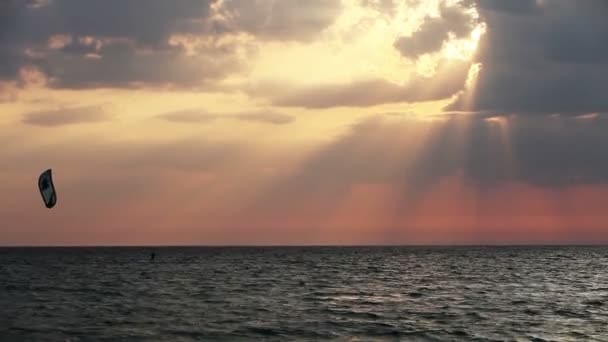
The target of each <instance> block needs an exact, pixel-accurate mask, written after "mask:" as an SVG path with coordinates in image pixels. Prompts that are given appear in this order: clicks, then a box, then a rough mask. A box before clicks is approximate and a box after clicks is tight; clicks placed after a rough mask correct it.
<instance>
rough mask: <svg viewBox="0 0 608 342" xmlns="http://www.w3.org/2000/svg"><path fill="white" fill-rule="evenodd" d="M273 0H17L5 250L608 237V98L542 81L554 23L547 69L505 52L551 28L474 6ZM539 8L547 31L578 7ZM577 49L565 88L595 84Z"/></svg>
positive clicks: (3, 204)
mask: <svg viewBox="0 0 608 342" xmlns="http://www.w3.org/2000/svg"><path fill="white" fill-rule="evenodd" d="M288 2H289V1H288V0H285V4H287V3H288ZM256 4H257V5H256V6H257V7H255V6H254V5H252V4H251V3H248V2H243V1H238V0H222V1H201V4H199V5H197V6H199V7H196V8H195V7H194V5H191V4H190V5H188V4H186V2H181V1H177V2H176V3H175V4H174V5H173V6H169V7H166V4H165V5H163V3H162V2H159V1H156V0H155V1H152V2H151V3H150V4H149V6H150V12H149V13H150V15H149V18H143V19H142V18H139V17H133V16H129V10H127V9H124V8H120V6H118V5H114V4H107V5H104V6H106V7H103V6H102V8H99V9H97V10H96V11H92V10H91V9H88V8H86V7H83V6H80V5H73V6H72V7H65V6H67V5H65V4H63V3H62V2H61V1H57V2H44V1H40V2H36V5H35V6H34V5H32V6H30V7H27V6H26V5H24V4H15V5H4V6H5V7H1V6H0V10H3V11H5V13H8V14H9V15H12V16H13V18H15V19H16V20H14V21H12V22H9V24H6V26H5V27H2V26H0V37H1V38H0V45H2V43H3V42H4V46H6V48H4V49H3V48H0V61H2V59H4V61H5V65H7V67H6V68H5V69H1V68H0V112H2V115H0V158H1V160H2V167H1V168H0V184H2V188H1V189H2V193H3V194H4V196H2V197H0V220H1V221H0V226H1V227H2V228H1V230H0V245H47V244H51V245H96V244H103V245H108V244H110V245H114V244H201V245H215V244H220V245H226V244H228V245H230V244H520V243H534V244H536V243H538V244H542V243H560V244H561V243H605V242H608V229H607V228H606V227H607V224H608V214H606V213H605V212H606V211H605V210H604V205H603V204H604V203H606V202H607V201H606V200H608V186H607V184H608V183H607V182H606V181H607V180H608V178H607V177H606V176H605V175H604V171H607V172H608V160H606V157H604V156H603V154H602V153H600V152H599V151H600V150H601V149H602V148H606V147H608V145H602V144H608V140H607V139H606V138H604V135H605V134H604V133H603V132H605V130H603V128H605V127H604V125H605V124H606V123H607V122H606V120H605V118H604V112H608V109H605V108H608V106H607V105H605V104H604V103H603V102H597V103H595V102H593V101H594V99H593V98H592V97H593V96H594V94H595V93H593V94H590V93H589V94H588V96H587V102H586V104H585V108H582V107H581V106H579V107H576V106H575V105H574V104H571V103H568V102H566V101H567V100H564V99H563V97H565V96H563V97H562V96H553V95H551V96H549V95H546V94H557V95H560V93H559V92H560V91H561V89H562V88H560V87H561V86H562V84H561V83H560V81H559V79H557V78H556V79H554V80H553V81H551V82H552V83H551V82H550V83H546V82H541V81H539V80H542V79H544V78H546V79H548V80H549V78H550V77H553V76H551V75H553V74H555V72H556V71H555V70H562V69H558V68H557V64H558V63H562V62H561V60H560V61H558V60H557V57H555V58H556V59H555V61H553V60H549V59H550V58H553V57H551V56H550V54H549V52H551V53H554V54H556V53H558V52H555V51H557V50H556V49H557V48H556V47H554V46H553V45H551V44H553V43H551V39H552V37H544V36H543V37H538V39H545V40H547V42H548V43H547V47H546V49H547V50H546V51H545V52H543V53H539V55H538V56H537V55H534V52H530V53H529V54H527V55H525V56H528V55H530V56H533V57H530V63H532V64H533V63H539V61H540V62H542V60H541V59H534V58H541V57H539V56H543V57H542V58H547V62H546V64H541V65H545V66H546V67H544V68H545V69H547V70H546V72H547V74H542V75H541V74H538V75H537V74H533V75H532V73H536V72H540V71H534V72H528V71H522V70H520V69H517V68H518V67H521V65H526V64H525V63H523V62H522V63H520V64H517V65H516V63H515V62H513V64H512V65H511V64H508V62H505V61H504V60H502V59H501V58H505V56H506V54H507V53H510V54H512V55H514V56H519V55H516V54H517V53H518V52H517V51H519V50H517V49H518V48H519V47H517V46H513V48H512V49H510V50H505V51H507V52H504V53H503V52H501V51H502V50H500V48H499V47H496V45H493V44H498V43H501V44H502V45H504V44H505V43H504V42H505V40H504V39H505V38H504V37H505V36H506V33H505V31H506V30H513V32H512V33H513V34H515V35H516V34H521V35H523V36H530V32H533V28H534V26H532V25H542V22H540V24H539V22H534V21H533V20H532V19H529V20H528V19H525V18H527V17H522V19H521V21H520V24H521V26H519V27H513V25H510V23H511V22H510V21H511V20H515V19H514V18H516V16H517V15H519V14H514V13H520V12H509V13H507V11H515V9H513V8H506V7H508V6H506V7H505V8H502V7H500V6H502V5H500V6H499V5H493V4H494V2H488V3H487V4H486V5H484V6H486V7H483V6H480V5H479V4H477V2H476V1H468V0H467V1H464V0H463V1H455V0H454V1H443V0H428V1H413V2H412V1H409V2H408V1H362V0H327V1H316V0H311V1H310V2H308V3H307V4H306V6H304V7H303V8H301V9H300V10H299V11H295V10H294V9H293V8H294V7H293V6H283V5H285V4H283V5H279V4H275V5H274V6H270V4H271V1H267V2H264V1H261V2H259V3H256ZM468 4H470V6H468V7H467V5H468ZM11 6H12V7H11ZM62 6H64V7H62ZM188 6H191V7H188ZM200 6H202V7H200ZM252 6H253V7H252ZM493 6H494V7H493ZM534 6H539V7H538V9H539V11H541V12H539V13H542V16H540V17H538V18H536V20H545V21H546V22H547V25H549V24H551V25H557V24H559V22H557V21H556V20H558V19H556V18H559V16H558V14H559V13H558V11H561V10H564V11H565V10H566V9H567V8H563V9H562V8H558V7H555V8H554V7H551V6H552V5H547V4H544V3H540V2H537V3H536V4H535V5H534ZM581 8H582V9H581V11H584V10H585V8H583V7H581ZM59 9H61V11H59ZM11 11H12V12H11ZM70 11H73V13H75V14H78V15H80V16H81V17H82V18H84V19H83V20H80V19H74V18H76V17H73V16H69V15H68V14H69V13H72V12H70ZM60 13H66V14H65V15H64V16H62V14H60ZM113 13H115V14H116V13H120V15H119V16H117V17H114V19H113V20H114V24H112V21H111V20H109V21H104V18H105V17H104V16H111V15H112V14H113ZM564 13H565V12H564ZM539 15H540V14H539ZM54 16H56V17H54ZM1 18H2V16H0V19H1ZM78 18H80V17H78ZM87 18H88V19H87ZM586 18H587V20H593V18H592V17H589V16H588V17H586ZM28 20H39V21H38V22H39V24H38V25H39V28H38V27H37V28H33V27H32V26H31V25H28ZM507 24H509V25H507ZM526 25H530V30H531V31H529V32H528V31H525V28H526V27H527V26H526ZM555 27H557V26H555ZM534 29H535V28H534ZM2 30H4V31H2ZM606 32H608V27H607V28H606ZM2 33H4V34H2ZM2 39H4V40H2ZM530 39H533V38H530ZM520 43H521V41H520ZM520 43H518V44H520ZM524 43H525V42H524ZM524 43H521V44H524ZM509 44H516V43H515V42H511V41H509ZM530 44H535V46H538V44H537V43H534V42H533V41H531V42H530ZM551 49H552V50H551ZM580 49H581V50H580V51H583V52H584V47H580ZM521 51H524V52H525V51H530V50H526V49H524V48H523V47H521ZM547 51H549V52H547ZM524 52H521V56H524ZM526 53H527V52H526ZM568 56H569V57H568V58H574V57H572V56H570V55H568ZM518 58H520V59H518ZM518 58H515V57H513V56H511V57H509V59H508V60H509V61H514V60H517V61H520V60H523V58H524V57H518ZM560 58H566V57H560ZM583 60H584V59H580V61H583ZM607 60H608V59H607ZM542 63H544V62H542ZM564 63H566V62H564ZM568 63H569V64H568V65H575V64H576V63H578V60H576V62H573V61H572V60H570V61H569V62H568ZM580 63H581V65H580V66H578V67H579V68H580V70H583V71H580V70H579V69H573V70H571V72H570V71H568V72H569V74H568V75H567V76H564V77H565V79H567V80H568V82H574V83H576V82H581V84H583V83H584V82H592V81H593V80H594V79H593V77H594V76H593V73H592V72H588V68H589V67H588V66H586V65H582V63H584V62H580ZM605 64H606V65H608V63H605ZM594 67H595V68H597V70H596V73H604V72H606V71H608V67H607V68H605V69H604V67H603V61H602V63H599V64H597V63H596V64H595V66H594ZM554 68H555V69H554ZM573 68H574V67H573ZM541 69H543V68H541ZM583 74H584V76H585V77H587V80H585V79H581V80H579V79H576V78H575V77H578V76H576V75H583ZM514 75H518V77H522V81H521V84H520V85H519V86H517V83H516V81H514V80H513V79H514ZM606 75H608V73H606ZM525 77H530V79H526V80H523V78H525ZM581 77H582V76H581ZM589 80H591V81H589ZM514 82H515V83H514ZM564 82H565V81H564ZM513 84H515V86H514V85H513ZM547 84H551V86H552V87H553V88H551V89H550V90H546V89H545V88H544V87H547ZM525 87H529V88H528V90H527V92H525V93H523V94H524V95H522V96H524V97H525V96H526V95H525V94H528V93H530V92H535V94H537V95H535V97H531V98H524V97H520V99H521V101H519V100H518V101H515V102H514V101H513V99H512V98H511V97H510V96H511V95H510V94H511V92H513V93H517V92H519V91H520V89H523V88H525ZM563 87H566V85H563ZM504 89H507V90H508V91H504ZM490 90H492V91H490ZM522 91H523V90H522ZM564 91H565V90H564ZM547 92H548V93H547ZM545 95H546V96H545ZM513 96H515V95H513ZM570 96H571V98H572V99H573V100H572V101H575V100H576V96H578V95H577V94H574V95H570ZM598 101H600V100H598ZM601 101H604V100H601ZM560 106H561V107H560ZM555 108H557V110H556V109H555ZM560 108H563V109H564V110H563V111H561V110H559V109H560ZM572 108H582V109H580V110H573V109H572ZM47 168H52V169H53V171H54V180H55V186H56V189H57V192H58V194H57V196H58V202H57V206H56V207H55V208H53V209H50V210H49V209H46V208H45V207H44V205H43V203H42V200H41V198H40V194H39V192H38V189H37V182H36V180H37V177H38V175H39V174H40V173H41V172H42V171H44V170H45V169H47Z"/></svg>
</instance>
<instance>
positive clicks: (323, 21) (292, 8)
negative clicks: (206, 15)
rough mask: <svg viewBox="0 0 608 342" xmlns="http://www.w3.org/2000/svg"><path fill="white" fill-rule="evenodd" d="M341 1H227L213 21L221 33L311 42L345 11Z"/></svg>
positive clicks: (220, 6)
mask: <svg viewBox="0 0 608 342" xmlns="http://www.w3.org/2000/svg"><path fill="white" fill-rule="evenodd" d="M342 9H343V8H342V1H340V0H308V1H305V2H302V1H298V0H281V1H271V0H270V1H250V0H224V1H222V2H221V3H220V5H219V6H218V8H217V10H216V12H217V16H216V18H215V20H214V21H213V24H214V28H215V29H216V30H218V31H219V32H246V33H249V34H252V35H254V36H256V37H258V38H260V39H264V40H293V41H304V42H309V41H311V40H312V39H313V38H315V37H316V36H317V35H318V34H319V33H320V32H321V31H323V30H324V29H326V28H327V27H329V26H330V25H331V24H333V22H334V21H335V19H336V18H337V17H338V16H339V14H340V12H341V11H342Z"/></svg>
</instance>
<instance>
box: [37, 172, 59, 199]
mask: <svg viewBox="0 0 608 342" xmlns="http://www.w3.org/2000/svg"><path fill="white" fill-rule="evenodd" d="M38 189H39V190H40V194H41V195H42V200H43V201H44V205H45V206H46V207H47V208H49V209H51V208H52V207H54V206H55V203H57V193H55V186H54V185H53V175H52V171H51V169H48V170H46V171H44V172H43V173H41V174H40V177H38Z"/></svg>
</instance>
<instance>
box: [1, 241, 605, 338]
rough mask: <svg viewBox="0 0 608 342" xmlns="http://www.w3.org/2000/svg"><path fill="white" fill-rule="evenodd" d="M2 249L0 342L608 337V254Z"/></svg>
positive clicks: (558, 250) (559, 250)
mask: <svg viewBox="0 0 608 342" xmlns="http://www.w3.org/2000/svg"><path fill="white" fill-rule="evenodd" d="M150 251H151V250H150V249H147V248H32V249H27V248H0V341H66V340H67V341H243V340H244V341H259V340H265V341H270V340H273V341H274V340H276V341H290V340H300V341H318V340H336V341H608V248H607V247H486V248H482V247H475V248H474V247H459V248H447V247H446V248H439V247H437V248H430V247H429V248H423V247H370V248H365V247H344V248H339V247H298V248H296V247H292V248H288V247H286V248H278V247H272V248H271V247H268V248H156V249H155V251H156V260H155V261H154V262H151V261H150Z"/></svg>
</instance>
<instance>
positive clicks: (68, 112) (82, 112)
mask: <svg viewBox="0 0 608 342" xmlns="http://www.w3.org/2000/svg"><path fill="white" fill-rule="evenodd" d="M109 119H110V116H109V115H108V114H107V113H106V111H104V109H103V108H102V107H101V106H90V107H73V108H61V109H56V110H44V111H39V112H30V113H26V114H25V115H24V117H23V122H24V123H26V124H29V125H35V126H45V127H55V126H65V125H73V124H82V123H95V122H102V121H107V120H109Z"/></svg>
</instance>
